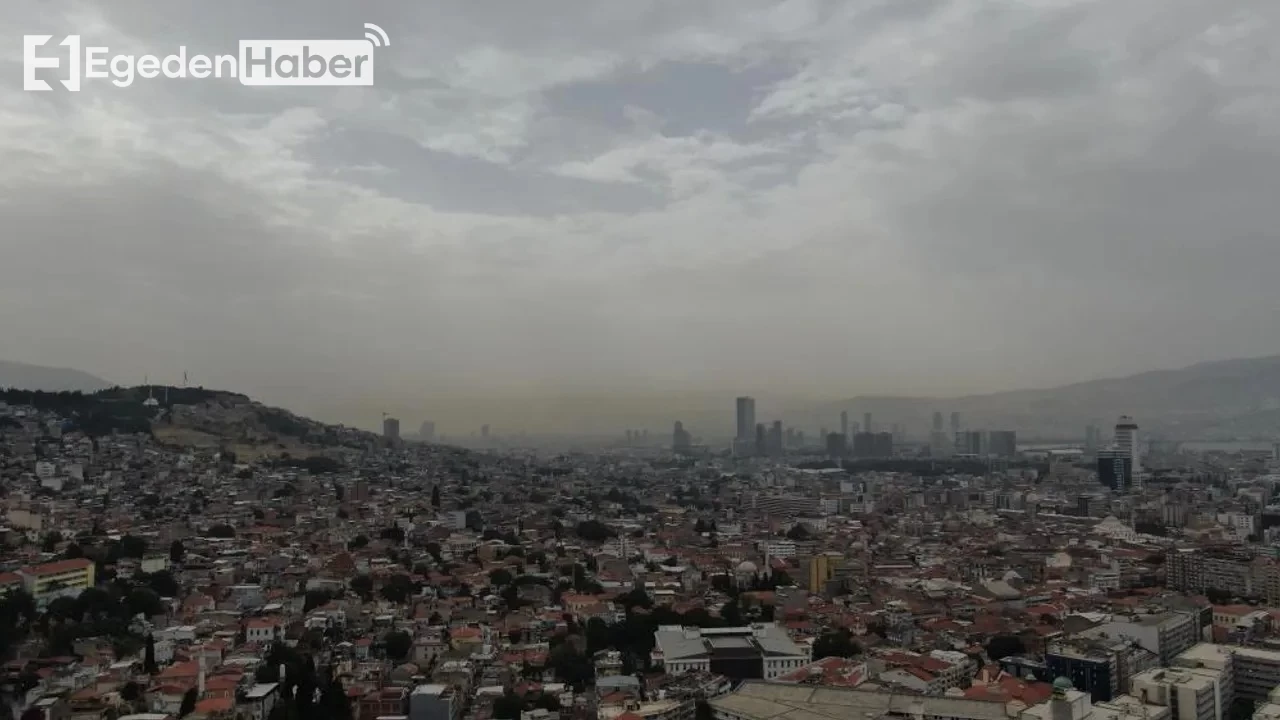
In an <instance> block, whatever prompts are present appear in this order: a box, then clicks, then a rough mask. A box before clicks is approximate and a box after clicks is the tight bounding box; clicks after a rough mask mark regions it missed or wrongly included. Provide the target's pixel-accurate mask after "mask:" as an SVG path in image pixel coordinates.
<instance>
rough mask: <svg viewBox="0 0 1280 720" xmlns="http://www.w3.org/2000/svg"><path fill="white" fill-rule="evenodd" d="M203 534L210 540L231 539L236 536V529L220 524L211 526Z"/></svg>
mask: <svg viewBox="0 0 1280 720" xmlns="http://www.w3.org/2000/svg"><path fill="white" fill-rule="evenodd" d="M205 534H206V535H208V536H209V537H211V538H233V537H235V536H236V529H235V528H233V527H231V526H230V525H227V524H226V523H221V524H218V525H213V526H211V527H210V528H209V529H208V530H206V531H205Z"/></svg>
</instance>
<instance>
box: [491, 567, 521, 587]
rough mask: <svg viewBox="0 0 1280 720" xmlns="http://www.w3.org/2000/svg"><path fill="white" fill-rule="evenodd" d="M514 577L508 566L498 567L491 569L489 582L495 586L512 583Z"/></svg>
mask: <svg viewBox="0 0 1280 720" xmlns="http://www.w3.org/2000/svg"><path fill="white" fill-rule="evenodd" d="M514 579H515V578H513V577H512V576H511V571H510V570H507V569H506V568H496V569H494V570H491V571H489V584H490V585H492V586H494V587H502V586H504V585H510V584H511V582H512V581H513V580H514Z"/></svg>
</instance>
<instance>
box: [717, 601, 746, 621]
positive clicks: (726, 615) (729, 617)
mask: <svg viewBox="0 0 1280 720" xmlns="http://www.w3.org/2000/svg"><path fill="white" fill-rule="evenodd" d="M720 618H721V619H722V620H724V622H725V624H726V625H728V626H729V627H737V626H739V625H741V624H742V608H740V607H738V599H737V598H730V599H729V602H727V603H725V604H724V605H722V606H721V607H720Z"/></svg>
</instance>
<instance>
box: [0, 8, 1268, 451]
mask: <svg viewBox="0 0 1280 720" xmlns="http://www.w3.org/2000/svg"><path fill="white" fill-rule="evenodd" d="M549 3H550V4H539V5H538V6H537V7H533V6H524V5H521V6H512V7H507V8H505V9H504V10H503V11H502V12H494V11H493V9H492V8H491V7H488V6H486V5H484V4H477V3H474V2H456V1H447V2H442V3H436V4H433V5H432V6H431V7H430V8H426V7H422V8H418V7H416V6H412V5H409V4H391V3H387V4H383V5H380V6H378V7H377V8H374V9H367V8H363V7H355V6H350V5H344V4H339V3H333V2H332V0H322V1H321V2H318V3H307V4H301V3H297V2H287V1H286V2H280V3H273V4H271V5H270V6H267V7H264V8H262V9H261V12H259V13H255V14H253V15H252V17H250V16H249V15H248V14H244V13H227V12H224V11H223V10H222V9H221V8H220V7H217V6H212V5H209V4H207V3H193V2H174V3H163V4H159V5H155V6H154V7H152V6H151V5H148V6H147V10H146V11H145V12H139V11H137V10H136V7H135V5H134V4H132V3H129V2H123V3H109V4H104V3H90V4H83V5H75V6H68V5H64V4H61V3H45V2H35V1H33V0H18V1H17V2H15V3H11V4H10V5H8V6H7V7H6V9H7V10H8V11H9V12H7V13H5V17H4V18H3V19H0V22H2V23H3V24H4V27H5V28H6V29H8V30H9V35H10V36H11V37H19V36H21V35H22V34H24V33H29V32H34V31H35V30H33V28H39V29H41V31H42V32H49V33H52V34H56V35H59V36H60V35H62V34H65V33H71V32H76V31H83V32H86V33H88V32H89V30H88V29H92V31H93V32H92V33H91V34H92V35H93V36H92V37H90V35H86V42H98V43H108V44H110V45H111V47H112V48H113V50H115V51H119V52H144V51H147V50H150V49H152V48H154V49H157V50H160V51H165V49H166V48H171V47H176V46H177V45H179V44H185V45H188V46H192V47H201V48H217V47H222V46H223V44H224V43H225V42H226V41H227V40H228V38H237V37H263V36H269V37H299V36H301V37H307V36H312V37H349V36H358V32H359V29H360V28H361V26H362V23H365V22H373V23H375V24H378V25H379V26H381V27H383V28H388V29H390V28H394V29H395V30H394V31H391V30H389V32H391V35H392V36H393V37H392V42H391V44H390V46H389V47H385V48H380V49H379V51H378V55H377V67H378V82H377V83H376V84H375V86H373V87H370V88H294V89H290V88H266V89H263V88H244V87H240V86H239V85H237V84H235V83H233V82H186V81H172V82H171V81H155V82H146V83H139V84H136V85H135V86H133V87H130V88H127V89H122V88H115V87H113V86H110V85H109V84H103V83H92V82H86V83H85V86H84V89H83V91H81V92H79V93H67V92H47V93H31V92H23V91H22V90H21V88H20V86H19V85H18V83H17V82H16V80H15V81H14V82H11V83H7V84H5V85H4V86H3V87H0V102H2V103H4V107H5V108H6V111H5V113H4V115H3V123H4V128H5V132H3V133H0V144H2V147H3V148H4V150H5V151H6V152H5V155H6V158H7V159H8V162H6V163H5V164H4V167H3V168H2V169H0V183H3V184H4V186H5V190H6V192H5V193H4V194H3V198H2V199H0V213H3V215H4V217H5V219H6V227H7V228H8V233H7V239H6V243H5V262H3V263H0V307H5V308H10V309H13V312H9V313H5V314H3V315H0V333H2V334H3V336H5V337H7V338H18V339H21V343H20V348H19V349H17V350H14V351H12V355H11V356H9V357H7V358H6V359H13V360H19V361H27V362H35V363H39V364H47V365H67V364H74V365H77V366H79V367H82V368H84V369H86V370H87V371H90V372H96V373H100V374H102V375H103V376H105V377H109V378H113V379H116V380H117V381H121V382H125V381H132V382H137V380H138V379H140V376H141V375H142V373H143V372H149V373H150V375H151V376H152V377H153V378H154V377H158V376H159V375H160V368H172V369H173V370H172V374H173V380H172V382H176V380H177V377H176V373H177V372H179V371H180V370H183V369H186V370H190V371H191V372H192V375H193V377H198V378H199V379H200V382H201V383H202V384H204V385H206V386H209V387H223V388H229V389H234V390H237V391H240V392H244V393H246V394H249V395H251V396H253V397H260V398H263V399H265V400H268V401H270V402H273V403H277V404H281V405H285V406H288V407H294V408H298V409H300V410H302V411H305V412H308V413H311V414H315V415H320V416H323V417H334V418H339V419H343V420H346V421H348V422H351V421H355V420H357V419H359V421H360V422H362V423H365V424H366V425H367V424H369V423H372V422H377V413H379V412H381V411H383V410H387V411H389V412H395V413H397V414H399V415H400V416H402V417H405V418H410V417H415V416H412V415H411V414H410V413H409V412H408V410H406V409H405V408H400V407H392V406H391V404H392V402H394V401H397V400H403V401H404V404H405V406H406V407H407V408H409V409H412V407H413V406H417V407H433V406H436V405H445V406H446V407H444V408H443V409H442V410H441V412H440V413H439V414H438V415H437V413H436V412H435V410H432V412H431V414H432V416H433V417H435V418H436V419H438V420H440V421H441V422H446V420H447V421H448V422H449V423H450V424H451V425H452V424H453V420H452V419H451V418H453V417H457V418H458V419H459V420H458V423H459V424H463V425H469V424H473V420H475V419H478V418H474V419H473V418H468V417H467V415H466V412H467V410H466V407H465V406H466V405H468V404H474V403H484V402H486V401H488V400H490V399H498V398H501V399H507V401H508V402H514V403H521V402H527V403H529V404H531V405H536V406H537V407H536V408H535V409H531V410H530V411H529V413H528V414H529V416H530V417H533V416H542V417H544V418H547V422H548V423H550V424H556V423H562V424H568V420H569V419H571V416H572V415H573V413H568V414H566V415H565V417H564V419H559V418H557V417H555V416H556V412H557V408H556V399H557V398H559V397H562V396H580V397H585V396H591V397H596V398H600V397H605V398H609V402H612V403H614V404H615V405H616V406H618V407H619V409H621V410H626V409H627V408H626V407H624V406H626V405H628V404H632V407H633V408H635V409H637V410H639V409H642V406H643V400H639V401H634V400H633V399H632V398H633V396H641V395H644V394H646V393H651V392H652V393H657V394H665V395H668V396H670V397H667V398H663V400H664V401H668V402H669V401H671V400H674V399H678V397H679V396H680V395H683V394H686V393H689V392H699V391H707V392H713V393H717V394H731V393H732V394H735V395H736V394H740V393H742V392H744V388H763V387H766V386H767V387H768V388H769V389H770V390H771V391H772V392H774V393H776V394H779V395H783V396H786V397H791V398H809V399H833V400H834V399H841V398H843V397H852V396H857V395H862V394H886V393H893V394H911V395H931V396H936V395H944V396H951V395H961V394H969V393H974V392H986V391H996V390H1005V389H1014V388H1019V387H1033V388H1034V387H1048V386H1054V385H1057V384H1060V383H1066V382H1076V381H1081V380H1087V379H1090V378H1096V377H1108V376H1117V375H1124V374H1127V373H1131V372H1136V371H1141V370H1146V369H1150V368H1157V367H1177V366H1181V365H1186V364H1190V363H1193V362H1198V361H1203V360H1212V359H1218V358H1223V357H1231V356H1236V357H1239V356H1248V355H1260V354H1266V353H1276V352H1280V326H1277V324H1276V323H1275V322H1274V319H1273V317H1272V313H1271V310H1270V309H1271V308H1273V307H1276V306H1280V287H1278V286H1277V285H1276V284H1275V283H1274V282H1271V277H1270V274H1271V269H1272V268H1274V267H1276V265H1277V264H1280V244H1277V243H1276V242H1274V240H1273V228H1274V227H1276V226H1277V225H1278V224H1280V215H1278V213H1280V208H1277V207H1276V205H1275V203H1274V202H1272V200H1271V194H1272V193H1271V192H1270V191H1268V190H1267V188H1269V187H1274V186H1276V185H1277V184H1280V182H1278V181H1280V163H1277V162H1276V157H1277V153H1278V151H1280V146H1278V145H1277V142H1276V140H1275V136H1274V134H1272V133H1269V132H1266V130H1267V129H1268V128H1271V127H1274V126H1275V125H1276V120H1277V119H1278V118H1277V117H1276V115H1275V110H1274V109H1275V107H1276V106H1275V105H1274V104H1273V103H1269V102H1267V100H1266V96H1264V95H1259V94H1257V93H1260V92H1263V89H1264V88H1268V87H1270V85H1268V84H1267V82H1269V78H1270V77H1271V76H1270V75H1268V74H1267V68H1268V67H1269V66H1265V65H1264V64H1260V63H1256V62H1254V61H1253V60H1252V58H1255V57H1257V58H1268V57H1270V56H1269V54H1268V53H1269V49H1270V48H1271V47H1273V46H1274V44H1275V40H1276V30H1275V26H1274V24H1273V23H1271V22H1270V21H1269V15H1270V13H1271V11H1272V9H1273V7H1272V5H1271V4H1270V3H1267V2H1263V1H1262V0H1226V1H1224V2H1219V3H1212V4H1208V5H1206V4H1204V3H1186V2H1178V3H1173V4H1170V3H1169V2H1167V1H1165V0H1161V1H1159V2H1157V0H1132V1H1131V2H1127V3H1123V4H1116V3H1090V4H1077V3H996V4H986V3H975V2H969V1H967V0H966V1H961V0H951V1H949V2H948V1H945V0H930V1H928V2H921V3H896V4H891V5H882V4H881V3H878V2H872V1H871V0H851V1H849V2H824V1H822V0H799V1H797V2H788V3H776V2H772V1H768V0H740V1H737V2H731V3H730V2H715V1H712V0H704V1H700V2H690V3H682V4H671V5H664V6H662V7H660V8H658V7H655V8H652V9H645V8H643V7H639V6H632V5H625V4H620V5H598V4H593V5H589V6H584V5H579V4H578V3H577V0H549ZM1154 14H1158V15H1159V16H1160V17H1161V18H1162V22H1161V23H1159V24H1156V25H1152V24H1150V23H1149V22H1147V20H1146V18H1147V17H1149V16H1152V15H1154ZM86 28H88V29H86ZM1224 28H1229V29H1230V30H1229V31H1228V30H1224ZM401 38H403V40H401ZM1019 38H1035V41H1034V42H1031V41H1027V42H1024V41H1022V40H1020V39H1019ZM1077 39H1081V40H1079V41H1078V42H1077ZM902 47H911V48H917V49H919V50H918V52H912V53H904V52H902V51H901V48H902ZM10 65H11V69H12V70H13V72H11V73H10V77H12V78H15V79H16V78H17V77H18V68H17V67H16V65H14V63H13V62H12V61H10ZM55 85H56V83H55ZM68 208H74V210H75V211H74V212H69V211H68ZM993 219H994V220H993ZM1117 309H1121V310H1123V311H1122V312H1117ZM1224 318H1229V319H1230V322H1224V321H1223V319H1224ZM53 327H56V328H58V332H50V331H49V328H53ZM834 327H838V328H839V331H838V332H836V331H833V328H834ZM1083 338H1105V339H1106V344H1107V351H1106V352H1099V351H1098V348H1097V346H1096V344H1095V343H1091V342H1085V341H1082V339H1083ZM6 355H8V353H6ZM144 366H147V367H146V368H145V369H143V367H144ZM765 378H767V379H768V382H767V383H766V382H763V381H762V380H763V379H765ZM761 399H762V401H763V398H761ZM366 406H367V407H366ZM452 406H456V408H457V409H456V410H455V408H454V407H452ZM677 411H678V408H673V410H672V414H674V413H675V412H677ZM491 417H493V416H491ZM886 420H888V418H886ZM690 422H691V423H692V420H691V421H690ZM828 422H829V423H832V424H833V423H834V420H830V421H828ZM655 427H656V426H655Z"/></svg>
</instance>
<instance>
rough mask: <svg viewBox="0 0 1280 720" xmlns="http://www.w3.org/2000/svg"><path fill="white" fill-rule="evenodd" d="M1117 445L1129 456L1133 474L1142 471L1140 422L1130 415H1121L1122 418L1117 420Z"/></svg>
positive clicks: (1117, 447) (1118, 448)
mask: <svg viewBox="0 0 1280 720" xmlns="http://www.w3.org/2000/svg"><path fill="white" fill-rule="evenodd" d="M1115 445H1116V449H1117V450H1119V451H1121V452H1123V453H1124V454H1126V455H1128V456H1129V462H1130V466H1131V467H1132V468H1133V474H1134V475H1137V474H1138V473H1139V472H1140V471H1141V465H1140V464H1139V463H1140V457H1139V451H1138V424H1137V423H1136V422H1134V421H1133V418H1131V417H1129V416H1128V415H1121V416H1120V419H1119V420H1117V421H1116V432H1115Z"/></svg>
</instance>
